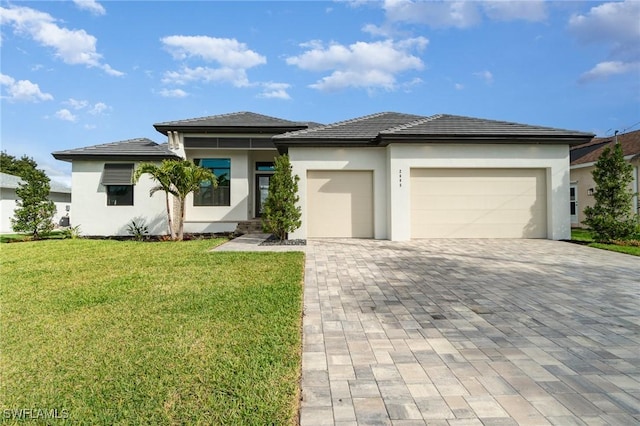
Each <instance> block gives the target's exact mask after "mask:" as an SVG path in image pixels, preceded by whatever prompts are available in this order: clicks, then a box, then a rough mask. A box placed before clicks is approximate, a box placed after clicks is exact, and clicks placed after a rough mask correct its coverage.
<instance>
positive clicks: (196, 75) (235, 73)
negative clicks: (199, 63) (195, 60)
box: [162, 67, 249, 87]
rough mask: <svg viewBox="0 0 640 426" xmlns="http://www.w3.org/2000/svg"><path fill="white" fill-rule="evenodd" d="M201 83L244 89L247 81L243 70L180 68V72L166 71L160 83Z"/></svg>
mask: <svg viewBox="0 0 640 426" xmlns="http://www.w3.org/2000/svg"><path fill="white" fill-rule="evenodd" d="M197 81H203V82H205V83H215V82H218V83H220V82H227V83H231V84H233V85H234V86H236V87H246V86H248V85H249V79H248V78H247V73H246V71H245V70H243V69H240V70H237V69H232V68H209V67H196V68H189V67H182V68H181V69H180V71H167V72H166V73H165V74H164V78H163V79H162V82H163V83H165V84H181V85H182V84H188V83H192V82H197Z"/></svg>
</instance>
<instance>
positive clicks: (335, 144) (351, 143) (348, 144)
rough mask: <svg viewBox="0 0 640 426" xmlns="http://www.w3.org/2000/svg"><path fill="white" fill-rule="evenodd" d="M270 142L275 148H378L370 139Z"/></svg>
mask: <svg viewBox="0 0 640 426" xmlns="http://www.w3.org/2000/svg"><path fill="white" fill-rule="evenodd" d="M272 140H273V144H274V145H275V146H276V147H277V148H281V147H286V148H290V147H291V148H293V147H305V148H306V147H308V148H355V147H369V146H378V141H377V140H375V139H371V138H366V139H326V138H317V139H315V138H314V139H310V138H300V139H289V138H282V139H276V138H273V139H272Z"/></svg>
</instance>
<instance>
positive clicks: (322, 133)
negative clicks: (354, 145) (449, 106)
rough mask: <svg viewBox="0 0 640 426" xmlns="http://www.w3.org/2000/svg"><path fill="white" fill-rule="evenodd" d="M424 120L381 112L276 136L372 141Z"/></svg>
mask: <svg viewBox="0 0 640 426" xmlns="http://www.w3.org/2000/svg"><path fill="white" fill-rule="evenodd" d="M420 118H423V117H422V116H420V115H413V114H401V113H397V112H380V113H377V114H371V115H366V116H364V117H358V118H354V119H351V120H346V121H340V122H338V123H334V124H328V125H326V126H316V127H312V128H309V129H305V130H299V131H297V132H289V133H285V134H282V135H277V136H274V137H273V139H274V140H276V141H279V140H282V141H285V140H298V139H300V140H303V139H307V140H372V139H374V138H376V137H377V136H378V134H379V133H380V132H381V131H383V130H386V129H389V128H394V127H396V126H400V125H402V124H406V123H410V122H413V121H416V120H418V119H420Z"/></svg>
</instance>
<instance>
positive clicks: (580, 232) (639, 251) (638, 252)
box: [571, 229, 640, 256]
mask: <svg viewBox="0 0 640 426" xmlns="http://www.w3.org/2000/svg"><path fill="white" fill-rule="evenodd" d="M571 239H572V240H574V241H580V242H585V243H589V244H587V245H588V246H589V247H595V248H599V249H603V250H609V251H616V252H618V253H625V254H630V255H633V256H640V247H636V246H625V245H620V244H603V243H596V242H595V240H594V239H593V236H592V235H591V231H589V230H588V229H572V230H571Z"/></svg>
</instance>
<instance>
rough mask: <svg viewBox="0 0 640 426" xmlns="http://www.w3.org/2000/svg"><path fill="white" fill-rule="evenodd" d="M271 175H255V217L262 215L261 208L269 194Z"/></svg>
mask: <svg viewBox="0 0 640 426" xmlns="http://www.w3.org/2000/svg"><path fill="white" fill-rule="evenodd" d="M271 176H272V175H256V217H260V216H262V208H263V206H264V202H265V200H266V199H267V196H268V195H269V182H270V181H271Z"/></svg>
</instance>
